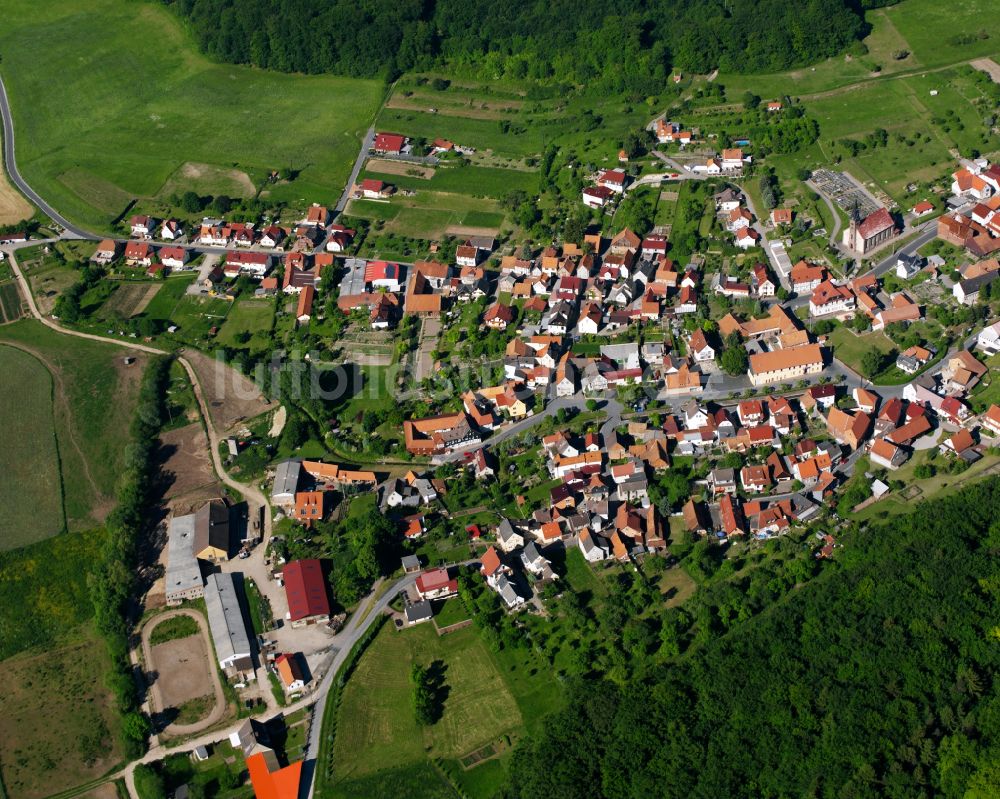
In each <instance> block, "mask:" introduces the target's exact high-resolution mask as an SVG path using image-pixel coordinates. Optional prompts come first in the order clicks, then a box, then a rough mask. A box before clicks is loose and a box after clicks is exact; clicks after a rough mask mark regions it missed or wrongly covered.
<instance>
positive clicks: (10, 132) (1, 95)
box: [0, 78, 99, 240]
mask: <svg viewBox="0 0 1000 799" xmlns="http://www.w3.org/2000/svg"><path fill="white" fill-rule="evenodd" d="M0 115H2V116H3V161H4V165H5V166H6V168H7V176H8V177H9V178H10V182H11V183H13V184H14V185H15V186H17V188H18V189H20V191H21V193H22V194H24V195H25V196H26V197H27V198H28V199H29V200H31V202H33V203H34V204H35V205H36V206H37V207H38V208H40V209H41V210H42V211H43V212H44V213H46V214H48V215H49V217H50V218H51V219H52V221H53V222H55V223H56V224H58V225H60V226H62V227H63V228H65V229H66V231H68V232H69V233H71V234H72V235H73V236H75V237H77V238H81V239H95V240H96V239H98V238H99V237H98V236H95V235H94V234H93V233H90V232H88V231H86V230H83V229H82V228H79V227H77V226H76V225H74V224H73V223H72V222H70V221H69V220H68V219H66V218H65V217H64V216H62V215H61V214H60V213H59V212H58V211H56V209H55V208H53V207H52V206H51V205H49V204H48V203H47V202H45V200H43V199H42V198H41V197H39V196H38V194H36V193H35V190H34V189H32V188H31V186H29V185H28V184H27V183H26V182H25V180H24V178H22V177H21V173H20V172H18V171H17V162H16V161H15V160H14V120H13V117H11V114H10V103H9V101H8V100H7V88H6V87H5V86H4V83H3V79H2V78H0Z"/></svg>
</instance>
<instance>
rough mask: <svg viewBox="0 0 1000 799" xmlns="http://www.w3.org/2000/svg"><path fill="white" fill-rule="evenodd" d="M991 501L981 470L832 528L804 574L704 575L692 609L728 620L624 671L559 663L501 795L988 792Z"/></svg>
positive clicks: (998, 757) (991, 746) (993, 743)
mask: <svg viewBox="0 0 1000 799" xmlns="http://www.w3.org/2000/svg"><path fill="white" fill-rule="evenodd" d="M998 507H1000V479H996V478H993V479H990V480H988V481H985V482H982V483H979V484H977V485H975V486H972V487H970V488H967V489H965V490H964V491H962V492H961V493H959V494H957V495H955V496H953V497H949V498H946V499H941V500H936V501H933V502H929V503H924V504H922V505H920V506H918V507H917V508H916V509H915V510H914V512H912V513H911V514H908V515H905V516H901V517H898V518H896V519H894V520H893V521H892V522H883V523H881V524H878V525H873V526H871V527H860V528H858V529H854V530H852V531H850V532H848V533H847V534H845V535H844V536H842V538H841V540H842V541H843V543H844V547H843V548H838V549H837V550H836V555H835V558H834V560H833V561H831V562H826V563H825V564H824V566H823V568H822V570H821V571H820V573H819V575H818V576H816V577H815V578H813V579H808V575H807V574H805V573H803V575H802V576H800V577H799V578H795V577H794V575H792V582H791V583H788V582H787V581H785V582H783V584H782V585H781V586H780V587H777V588H775V587H774V586H771V585H767V584H766V582H767V581H766V580H765V581H764V584H761V585H757V584H756V583H757V581H756V580H752V584H751V585H748V586H746V587H745V589H744V590H742V591H739V590H737V589H736V588H734V586H733V585H731V584H729V583H719V584H716V585H712V586H710V587H709V591H708V593H709V594H714V595H715V596H714V598H712V599H711V605H712V606H714V609H713V608H712V607H709V606H707V605H706V603H705V602H700V603H696V605H697V607H695V606H693V611H694V612H695V613H696V614H700V613H702V612H709V613H712V614H722V613H723V612H725V613H728V615H729V622H728V623H727V624H725V625H723V626H722V627H720V628H717V629H715V630H712V629H711V628H709V631H708V633H707V634H706V635H704V636H697V637H696V639H695V640H694V641H689V642H688V644H687V648H686V649H685V648H683V647H682V648H678V649H676V650H675V651H677V655H676V656H675V657H674V658H672V659H671V660H670V661H668V662H666V663H663V664H661V665H656V666H654V667H653V668H650V669H648V670H647V671H645V672H644V671H643V669H642V668H639V667H636V666H635V665H633V667H632V668H631V669H630V671H631V674H632V675H633V676H632V678H631V679H628V680H620V679H615V678H614V676H613V675H610V674H608V675H605V674H600V673H597V674H589V675H587V674H584V675H582V676H578V677H572V678H571V679H570V680H568V681H567V682H568V691H569V701H568V702H567V704H566V705H565V708H564V709H563V710H562V711H560V712H559V713H557V714H555V715H554V716H552V717H550V718H549V719H548V720H547V722H546V724H545V727H544V730H543V731H542V732H541V733H539V734H537V735H535V736H534V737H532V738H529V739H527V740H526V741H524V742H522V743H521V744H520V745H519V747H518V749H517V751H516V752H515V755H514V757H513V760H512V764H511V770H510V771H511V781H510V784H509V785H508V787H507V788H506V789H505V790H504V792H503V794H502V795H503V796H504V797H506V799H515V798H516V799H534V798H535V797H545V799H576V798H577V797H580V798H581V799H582V797H609V798H611V797H613V798H614V799H626V798H628V797H648V796H658V797H684V798H685V799H687V797H692V796H698V797H701V796H705V797H709V796H712V797H714V796H729V797H760V796H774V797H777V796H801V797H831V798H832V797H900V799H902V798H903V797H906V799H911V798H912V797H931V796H942V797H970V798H972V799H975V798H976V797H987V796H997V795H1000V766H998V765H997V764H998V763H1000V682H998V680H997V676H996V675H997V674H1000V649H998V647H997V643H996V642H997V635H998V634H997V630H998V629H1000V626H998V622H1000V612H998V608H1000V604H998V599H1000V567H998V563H997V557H996V556H997V554H998V553H1000V523H996V522H994V521H993V520H994V518H995V517H996V512H997V508H998ZM788 543H793V542H790V541H789V542H788ZM706 558H707V560H706V563H708V564H709V567H710V568H711V558H710V557H708V556H707V555H706ZM810 560H811V558H810ZM794 562H796V563H800V565H802V566H806V564H805V562H804V561H801V560H800V559H795V561H794ZM776 577H777V576H776ZM807 580H808V581H807ZM772 589H773V590H772ZM702 593H703V591H701V590H699V592H698V594H696V596H695V599H698V597H699V595H701V594H702ZM727 596H728V597H729V598H728V599H727V598H726V597H727ZM747 602H756V603H757V604H758V605H760V604H761V603H763V604H762V605H761V609H760V611H759V612H757V613H755V614H754V615H750V614H744V613H742V612H738V613H737V610H738V608H740V607H742V606H744V605H745V604H746V603H747ZM685 607H687V606H685ZM661 637H662V634H661ZM643 651H644V650H643V648H635V647H630V648H628V659H629V660H630V661H635V660H636V659H643V658H644V655H643V654H642V653H643Z"/></svg>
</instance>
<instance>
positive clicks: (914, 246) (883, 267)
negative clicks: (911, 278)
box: [865, 219, 937, 277]
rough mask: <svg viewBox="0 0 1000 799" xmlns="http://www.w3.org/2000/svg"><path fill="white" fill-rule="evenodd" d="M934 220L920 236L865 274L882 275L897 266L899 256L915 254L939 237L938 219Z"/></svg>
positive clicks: (924, 227)
mask: <svg viewBox="0 0 1000 799" xmlns="http://www.w3.org/2000/svg"><path fill="white" fill-rule="evenodd" d="M932 222H933V224H931V222H927V223H925V224H924V226H923V232H922V233H921V234H920V235H919V236H917V237H916V238H915V239H913V240H912V241H911V242H909V243H908V244H906V245H904V246H903V247H901V248H900V249H899V250H897V251H896V252H894V253H892V255H889V256H887V257H886V258H883V259H882V260H881V261H879V262H878V263H877V264H875V266H873V267H872V268H871V269H869V270H868V271H867V272H866V273H865V274H871V275H875V276H876V277H881V276H882V275H884V274H885V273H886V272H888V271H889V270H890V269H894V268H895V267H896V260H897V259H898V258H899V256H900V255H904V254H905V255H913V253H915V252H916V251H917V250H919V249H920V248H921V247H923V246H924V245H925V244H929V243H930V242H932V241H933V240H934V239H935V238H936V237H937V220H936V219H935V220H932ZM928 225H929V227H928Z"/></svg>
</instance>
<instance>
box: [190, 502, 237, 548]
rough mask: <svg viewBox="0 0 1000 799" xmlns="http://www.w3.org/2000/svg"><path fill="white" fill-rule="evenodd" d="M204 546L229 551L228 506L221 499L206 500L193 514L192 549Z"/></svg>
mask: <svg viewBox="0 0 1000 799" xmlns="http://www.w3.org/2000/svg"><path fill="white" fill-rule="evenodd" d="M206 547H214V548H216V549H221V550H222V551H223V552H226V553H228V552H229V507H228V506H227V505H226V503H225V502H223V501H222V500H221V499H213V500H211V501H209V502H206V503H205V504H204V505H202V506H201V507H200V508H198V510H196V511H195V514H194V551H195V554H197V553H199V552H201V551H202V550H204V549H205V548H206Z"/></svg>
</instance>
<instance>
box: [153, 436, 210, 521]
mask: <svg viewBox="0 0 1000 799" xmlns="http://www.w3.org/2000/svg"><path fill="white" fill-rule="evenodd" d="M160 442H161V444H162V448H161V450H160V451H161V453H162V454H163V456H164V457H165V460H163V461H162V464H161V466H160V474H161V476H162V477H163V479H164V480H165V481H166V482H168V483H169V485H168V487H167V490H166V497H165V498H166V500H167V504H168V505H170V506H171V507H172V508H173V509H174V510H175V511H176V512H179V513H184V512H186V511H187V509H188V507H187V506H194V505H198V504H200V503H201V502H202V501H204V500H207V499H212V498H213V497H216V496H218V495H219V484H218V482H217V481H216V479H215V473H214V472H213V471H212V462H211V460H210V458H209V455H208V439H207V438H206V436H205V430H204V429H203V428H202V426H201V423H200V422H195V423H193V424H189V425H187V426H186V427H179V428H177V429H176V430H170V431H169V432H167V433H164V434H163V435H162V436H160ZM180 506H184V507H180Z"/></svg>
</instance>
